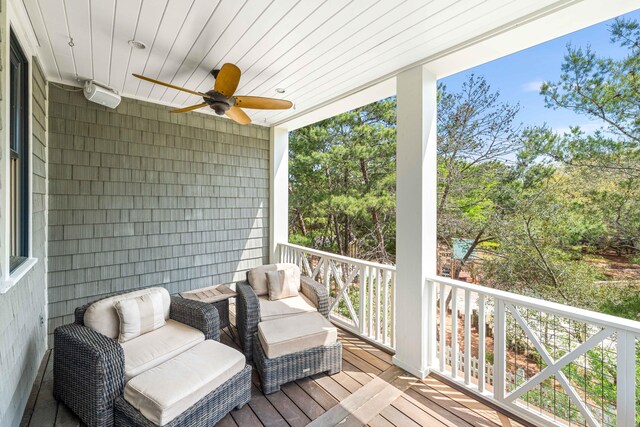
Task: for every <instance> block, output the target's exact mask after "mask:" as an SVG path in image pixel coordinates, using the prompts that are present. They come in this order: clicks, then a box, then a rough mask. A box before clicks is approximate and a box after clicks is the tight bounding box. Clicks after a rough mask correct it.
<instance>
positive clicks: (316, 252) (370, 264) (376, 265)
mask: <svg viewBox="0 0 640 427" xmlns="http://www.w3.org/2000/svg"><path fill="white" fill-rule="evenodd" d="M279 245H282V246H286V247H289V248H293V249H298V250H301V251H304V252H308V253H310V254H313V255H318V256H324V257H329V258H331V259H335V260H338V261H342V262H348V263H351V264H359V265H365V266H368V267H373V268H382V269H384V270H390V271H396V266H395V265H389V264H380V263H378V262H372V261H365V260H362V259H357V258H351V257H347V256H343V255H337V254H332V253H331V252H324V251H319V250H317V249H311V248H308V247H306V246H300V245H296V244H293V243H279Z"/></svg>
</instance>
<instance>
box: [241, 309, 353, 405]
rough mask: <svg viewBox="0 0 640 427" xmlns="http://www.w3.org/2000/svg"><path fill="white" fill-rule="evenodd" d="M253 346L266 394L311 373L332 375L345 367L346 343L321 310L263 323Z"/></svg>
mask: <svg viewBox="0 0 640 427" xmlns="http://www.w3.org/2000/svg"><path fill="white" fill-rule="evenodd" d="M253 346H254V347H253V355H254V356H253V360H254V363H255V367H256V369H257V370H258V373H259V374H260V380H261V383H262V391H263V392H264V393H265V394H270V393H273V392H276V391H278V390H280V386H281V385H282V384H286V383H288V382H290V381H294V380H297V379H300V378H304V377H308V376H309V375H313V374H318V373H321V372H327V373H329V375H331V374H335V373H338V372H340V370H342V344H340V342H339V341H338V340H337V331H336V329H335V327H334V326H333V325H332V324H331V323H329V321H328V320H327V319H325V318H324V317H323V316H322V315H321V314H319V313H305V314H300V315H296V316H290V317H286V318H282V319H276V320H270V321H267V322H261V323H260V324H259V325H258V333H257V334H256V336H255V339H254V340H253Z"/></svg>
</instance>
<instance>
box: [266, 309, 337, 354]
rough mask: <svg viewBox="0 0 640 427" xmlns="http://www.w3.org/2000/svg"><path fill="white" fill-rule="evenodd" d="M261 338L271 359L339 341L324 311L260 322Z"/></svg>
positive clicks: (334, 328)
mask: <svg viewBox="0 0 640 427" xmlns="http://www.w3.org/2000/svg"><path fill="white" fill-rule="evenodd" d="M258 338H259V339H260V344H262V348H263V349H264V352H265V354H266V355H267V357H268V358H269V359H274V358H276V357H280V356H284V355H285V354H291V353H297V352H299V351H303V350H307V349H310V348H314V347H321V346H325V345H331V344H335V342H336V340H337V339H338V331H337V330H336V327H335V326H333V325H332V324H331V323H330V322H329V321H328V320H327V319H325V318H324V317H323V316H322V315H321V314H320V313H305V314H299V315H297V316H293V317H287V318H283V319H276V320H270V321H268V322H260V323H259V324H258Z"/></svg>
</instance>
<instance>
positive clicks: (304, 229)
mask: <svg viewBox="0 0 640 427" xmlns="http://www.w3.org/2000/svg"><path fill="white" fill-rule="evenodd" d="M296 217H297V218H298V225H299V226H300V231H301V232H302V235H303V236H306V235H307V226H306V225H305V223H304V217H303V216H302V212H300V209H296Z"/></svg>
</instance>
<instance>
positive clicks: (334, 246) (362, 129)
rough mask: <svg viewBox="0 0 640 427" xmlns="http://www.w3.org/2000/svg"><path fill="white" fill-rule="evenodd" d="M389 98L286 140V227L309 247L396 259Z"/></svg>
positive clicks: (392, 123)
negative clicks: (287, 175) (288, 182)
mask: <svg viewBox="0 0 640 427" xmlns="http://www.w3.org/2000/svg"><path fill="white" fill-rule="evenodd" d="M395 110H396V104H395V99H394V98H390V99H386V100H382V101H379V102H376V103H373V104H370V105H367V106H365V107H362V108H358V109H356V110H353V111H351V112H348V113H344V114H340V115H338V116H336V117H333V118H330V119H327V120H324V121H322V122H320V123H318V124H316V125H313V126H309V127H306V128H302V129H298V130H296V131H294V132H292V133H291V135H290V159H291V160H290V167H289V174H290V202H289V205H290V207H291V211H290V213H289V219H290V230H291V234H292V235H293V236H294V237H293V239H298V240H301V241H306V242H309V243H310V246H312V247H316V248H321V249H325V250H329V251H332V252H337V253H339V254H342V255H352V256H357V257H360V258H364V259H377V260H381V261H383V262H391V261H393V260H394V256H395V243H394V239H395V152H396V139H395Z"/></svg>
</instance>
